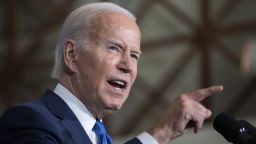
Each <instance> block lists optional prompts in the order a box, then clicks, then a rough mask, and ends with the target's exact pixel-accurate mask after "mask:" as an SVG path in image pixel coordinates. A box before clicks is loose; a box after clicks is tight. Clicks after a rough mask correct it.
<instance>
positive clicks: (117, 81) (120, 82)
mask: <svg viewBox="0 0 256 144" xmlns="http://www.w3.org/2000/svg"><path fill="white" fill-rule="evenodd" d="M114 82H115V83H117V84H119V85H122V86H124V82H123V81H119V80H116V81H114Z"/></svg>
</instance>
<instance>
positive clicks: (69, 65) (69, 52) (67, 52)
mask: <svg viewBox="0 0 256 144" xmlns="http://www.w3.org/2000/svg"><path fill="white" fill-rule="evenodd" d="M76 50H77V49H76V47H75V42H74V41H73V40H71V39H67V40H65V43H64V48H63V59H64V66H65V72H67V74H69V75H72V74H74V73H75V72H76V61H77V51H76Z"/></svg>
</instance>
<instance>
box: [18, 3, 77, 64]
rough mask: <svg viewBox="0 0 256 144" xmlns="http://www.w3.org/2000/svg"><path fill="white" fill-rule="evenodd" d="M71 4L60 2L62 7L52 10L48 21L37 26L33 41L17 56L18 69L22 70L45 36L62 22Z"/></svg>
mask: <svg viewBox="0 0 256 144" xmlns="http://www.w3.org/2000/svg"><path fill="white" fill-rule="evenodd" d="M72 3H73V1H72V0H67V1H65V2H62V5H60V6H59V7H58V8H53V9H54V11H53V12H52V15H51V16H49V19H48V20H46V22H45V23H44V24H42V25H40V26H39V28H38V31H37V32H35V33H34V34H33V36H32V37H33V39H32V40H31V42H30V43H29V45H28V46H26V47H25V48H24V50H23V52H22V53H21V54H20V55H19V59H20V63H19V69H22V67H24V65H25V64H26V63H27V61H28V60H29V58H31V57H32V56H33V55H34V54H35V53H36V52H37V51H38V48H39V47H40V45H41V44H42V43H43V42H44V39H45V37H46V36H47V34H48V33H49V32H50V31H52V30H53V29H54V28H55V26H56V25H59V24H60V23H61V22H62V21H63V19H64V17H65V15H66V14H67V12H68V10H69V8H70V7H71V5H72Z"/></svg>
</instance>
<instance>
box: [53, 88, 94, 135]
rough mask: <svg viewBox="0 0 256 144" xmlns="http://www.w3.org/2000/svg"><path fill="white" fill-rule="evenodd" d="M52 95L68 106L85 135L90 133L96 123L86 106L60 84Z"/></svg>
mask: <svg viewBox="0 0 256 144" xmlns="http://www.w3.org/2000/svg"><path fill="white" fill-rule="evenodd" d="M54 93H56V94H57V95H58V96H60V97H61V98H62V99H63V100H64V101H65V103H66V104H67V105H68V106H69V108H70V109H71V110H72V111H73V113H74V114H75V115H76V117H77V119H78V120H79V122H80V123H81V124H82V126H83V128H84V129H85V131H86V133H89V132H91V131H92V130H93V127H94V125H95V123H96V119H95V118H94V116H93V115H92V114H91V113H90V112H89V110H88V109H87V108H86V106H85V105H84V104H83V103H82V102H81V101H80V100H79V99H78V98H77V97H76V96H74V95H73V94H72V93H71V92H70V91H69V90H68V89H67V88H65V87H64V86H63V85H62V84H60V83H58V84H57V86H56V88H55V89H54Z"/></svg>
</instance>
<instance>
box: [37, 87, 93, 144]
mask: <svg viewBox="0 0 256 144" xmlns="http://www.w3.org/2000/svg"><path fill="white" fill-rule="evenodd" d="M42 101H43V102H44V103H45V104H46V105H47V107H48V109H49V110H50V111H51V113H53V114H54V115H56V116H57V117H58V118H59V119H60V124H61V125H62V126H63V127H64V129H65V130H66V132H67V134H68V135H69V136H70V138H71V139H72V141H73V143H74V144H92V142H91V140H90V139H89V137H88V135H87V134H86V132H85V130H84V129H83V127H82V125H81V124H80V122H79V121H78V119H77V117H76V116H75V114H74V113H73V112H72V110H71V109H70V108H69V107H68V105H67V104H66V103H65V102H64V101H63V100H62V99H61V98H60V97H59V96H58V95H56V94H55V93H54V92H52V91H51V90H46V92H45V94H44V96H43V98H42Z"/></svg>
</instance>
